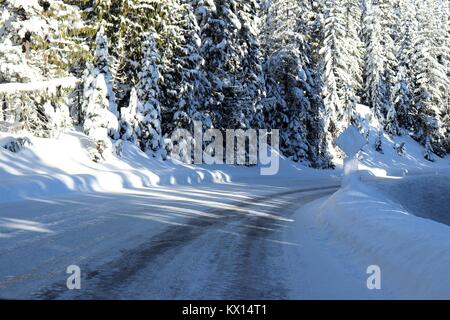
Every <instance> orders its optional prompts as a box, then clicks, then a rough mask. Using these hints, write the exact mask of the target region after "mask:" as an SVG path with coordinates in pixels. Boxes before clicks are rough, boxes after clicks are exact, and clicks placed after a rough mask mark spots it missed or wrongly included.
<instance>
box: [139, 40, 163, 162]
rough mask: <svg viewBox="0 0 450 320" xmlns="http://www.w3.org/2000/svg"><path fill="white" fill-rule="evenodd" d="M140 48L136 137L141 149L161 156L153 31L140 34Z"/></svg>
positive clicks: (157, 81)
mask: <svg viewBox="0 0 450 320" xmlns="http://www.w3.org/2000/svg"><path fill="white" fill-rule="evenodd" d="M143 39H144V40H143V45H142V47H143V49H142V50H143V52H142V59H141V61H140V69H139V73H138V84H137V96H138V100H139V103H138V111H137V119H138V121H139V132H138V136H137V139H138V141H139V145H140V147H141V149H142V150H143V151H145V152H147V153H149V154H150V155H152V156H153V157H155V158H158V159H160V158H164V157H165V150H164V141H163V137H162V131H161V103H160V102H159V100H158V98H159V95H160V87H159V81H160V73H159V71H158V64H157V63H158V61H159V57H158V49H157V47H156V40H155V32H148V33H146V34H144V35H143Z"/></svg>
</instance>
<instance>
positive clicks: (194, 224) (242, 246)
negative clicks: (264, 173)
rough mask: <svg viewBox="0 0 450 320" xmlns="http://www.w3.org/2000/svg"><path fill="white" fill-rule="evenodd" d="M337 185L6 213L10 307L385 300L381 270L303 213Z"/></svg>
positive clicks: (191, 191) (52, 202)
mask: <svg viewBox="0 0 450 320" xmlns="http://www.w3.org/2000/svg"><path fill="white" fill-rule="evenodd" d="M337 185H338V181H336V180H333V179H323V180H318V179H316V180H315V181H309V182H308V181H298V180H296V181H288V180H285V181H283V182H282V183H279V184H278V185H277V186H273V185H271V186H269V185H264V184H259V185H255V184H254V183H252V184H229V185H212V186H209V187H201V188H189V187H171V188H162V187H161V188H150V189H145V190H144V189H142V190H139V191H135V192H132V193H131V192H130V193H128V194H84V195H78V196H76V195H72V196H65V197H60V198H53V199H30V200H28V201H22V202H15V203H6V204H4V205H2V206H1V207H0V298H9V299H10V298H32V299H73V298H77V299H91V298H99V299H219V298H225V299H284V298H293V299H301V298H377V297H382V295H383V294H384V293H383V292H380V291H379V292H373V291H372V292H371V291H369V290H368V289H367V287H366V279H367V274H366V267H367V265H368V263H370V261H363V260H358V259H353V258H351V252H348V250H346V249H345V248H342V247H339V246H337V245H336V246H335V245H333V243H332V242H330V241H329V240H330V239H327V238H324V237H323V236H321V235H320V234H318V233H317V232H316V230H315V229H314V227H313V226H312V224H311V225H309V224H308V221H309V219H313V218H314V217H313V216H310V215H309V216H307V215H306V213H305V215H304V216H302V215H303V213H302V210H298V208H302V207H303V206H304V205H305V204H307V203H309V202H311V201H313V200H315V199H319V198H321V197H328V196H329V195H330V194H332V193H333V192H335V191H336V190H337ZM313 214H314V213H313ZM355 261H359V262H361V263H360V264H359V265H355ZM69 265H78V266H79V267H80V268H81V289H80V290H68V289H67V287H66V279H67V277H68V276H69V275H68V274H66V268H67V267H68V266H69Z"/></svg>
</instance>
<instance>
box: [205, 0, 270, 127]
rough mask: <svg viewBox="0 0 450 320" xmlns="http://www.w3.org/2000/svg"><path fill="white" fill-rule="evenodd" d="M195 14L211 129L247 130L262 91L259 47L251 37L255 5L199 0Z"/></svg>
mask: <svg viewBox="0 0 450 320" xmlns="http://www.w3.org/2000/svg"><path fill="white" fill-rule="evenodd" d="M196 12H197V16H198V19H199V25H200V29H201V40H202V48H201V51H200V53H201V55H202V57H203V58H204V59H205V66H204V70H205V71H206V75H207V80H208V82H209V90H210V95H209V99H208V100H207V101H206V108H208V109H210V110H211V112H212V122H213V126H214V127H216V128H222V129H225V128H247V127H249V125H250V123H249V121H247V117H250V114H251V111H252V108H253V106H254V103H255V100H256V101H257V100H258V97H257V96H258V95H259V94H260V93H259V92H260V91H261V89H260V88H261V82H260V81H261V65H260V61H259V59H258V58H257V57H258V55H259V46H258V41H257V38H256V36H255V35H254V34H252V33H254V30H252V29H254V28H253V25H254V21H253V19H255V17H254V15H255V14H256V2H255V1H251V2H249V3H245V4H244V2H242V1H237V0H229V1H225V0H215V1H212V0H198V1H197V10H196ZM252 74H253V75H252ZM253 76H254V77H253Z"/></svg>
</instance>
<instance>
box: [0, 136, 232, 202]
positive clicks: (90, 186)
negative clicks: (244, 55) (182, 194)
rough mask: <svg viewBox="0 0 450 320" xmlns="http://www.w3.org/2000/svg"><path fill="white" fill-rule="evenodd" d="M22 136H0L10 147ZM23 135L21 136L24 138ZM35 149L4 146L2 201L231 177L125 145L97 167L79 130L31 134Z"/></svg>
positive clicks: (0, 157) (219, 180)
mask: <svg viewBox="0 0 450 320" xmlns="http://www.w3.org/2000/svg"><path fill="white" fill-rule="evenodd" d="M11 137H19V136H17V135H12V134H5V133H0V141H1V142H2V143H3V144H4V143H6V142H8V141H11ZM20 137H21V136H20ZM28 138H29V139H30V141H31V145H27V146H25V147H24V148H23V149H22V150H21V151H19V152H18V153H13V152H10V151H8V150H6V149H4V148H2V147H0V181H1V184H0V202H9V201H16V200H21V199H25V198H30V197H40V196H53V195H59V194H64V193H67V192H73V191H76V192H93V191H97V192H120V191H121V190H123V189H124V188H143V187H149V186H157V185H174V184H198V183H224V182H227V181H229V179H230V178H229V176H227V175H226V174H225V173H223V172H220V171H216V170H209V169H208V168H200V167H194V166H187V165H175V164H173V163H172V162H169V161H166V162H161V161H158V160H156V159H153V158H151V157H149V156H148V155H146V154H145V153H143V152H141V151H140V150H139V149H138V148H137V147H135V146H134V145H132V144H130V143H127V142H126V143H125V144H124V148H123V153H122V156H121V157H120V158H119V157H117V156H115V155H111V156H110V158H109V159H108V161H105V162H103V163H95V162H93V161H92V160H91V158H90V156H89V150H90V149H91V148H93V147H94V146H93V145H92V141H91V140H90V139H89V138H88V137H86V136H85V135H84V134H82V133H80V132H78V131H69V132H67V133H64V134H62V135H61V136H60V137H59V138H58V139H42V138H35V137H32V136H28Z"/></svg>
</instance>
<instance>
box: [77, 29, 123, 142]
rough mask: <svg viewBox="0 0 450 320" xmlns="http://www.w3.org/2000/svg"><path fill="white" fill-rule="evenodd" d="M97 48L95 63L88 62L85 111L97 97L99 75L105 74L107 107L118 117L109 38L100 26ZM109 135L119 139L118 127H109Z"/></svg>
mask: <svg viewBox="0 0 450 320" xmlns="http://www.w3.org/2000/svg"><path fill="white" fill-rule="evenodd" d="M95 43H96V48H95V52H94V62H93V64H90V63H88V64H87V67H86V70H85V73H84V90H83V95H84V101H83V113H84V114H86V111H85V110H86V109H87V108H89V105H91V104H92V101H91V99H94V98H95V97H96V95H95V94H93V91H95V88H96V86H97V82H98V80H97V79H98V76H99V75H100V74H101V75H103V78H104V81H105V85H106V97H107V99H108V104H107V108H108V110H109V111H110V112H111V114H113V115H114V116H115V117H116V119H118V111H117V104H116V99H115V94H114V91H113V84H112V76H111V72H110V69H109V53H108V38H107V37H106V35H105V34H104V28H100V30H99V32H98V33H97V35H96V38H95ZM108 129H109V130H110V131H109V135H110V136H111V138H113V139H119V137H120V136H119V131H118V127H113V126H110V127H108Z"/></svg>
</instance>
